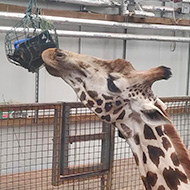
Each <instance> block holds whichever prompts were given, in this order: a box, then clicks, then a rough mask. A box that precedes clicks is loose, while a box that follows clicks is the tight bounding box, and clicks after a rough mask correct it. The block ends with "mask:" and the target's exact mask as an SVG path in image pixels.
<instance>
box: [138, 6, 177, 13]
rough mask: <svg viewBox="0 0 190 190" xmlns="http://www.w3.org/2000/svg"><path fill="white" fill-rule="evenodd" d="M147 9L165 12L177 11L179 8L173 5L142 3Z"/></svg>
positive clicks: (143, 7)
mask: <svg viewBox="0 0 190 190" xmlns="http://www.w3.org/2000/svg"><path fill="white" fill-rule="evenodd" d="M141 7H142V9H143V10H145V11H164V12H176V11H177V10H178V9H175V8H173V7H165V6H155V5H141Z"/></svg>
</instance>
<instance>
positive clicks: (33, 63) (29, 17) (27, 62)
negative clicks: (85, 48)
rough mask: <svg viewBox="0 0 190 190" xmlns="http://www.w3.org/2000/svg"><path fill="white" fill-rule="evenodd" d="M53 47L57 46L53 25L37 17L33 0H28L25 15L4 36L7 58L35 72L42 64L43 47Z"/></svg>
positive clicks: (37, 11) (37, 13) (37, 12)
mask: <svg viewBox="0 0 190 190" xmlns="http://www.w3.org/2000/svg"><path fill="white" fill-rule="evenodd" d="M33 4H34V5H35V9H34V10H35V13H34V14H32V7H33ZM55 47H58V37H57V33H56V29H55V27H54V25H53V24H52V23H50V22H49V21H47V20H45V19H42V18H40V17H39V10H38V9H37V8H36V2H35V0H30V2H29V5H28V8H27V10H26V12H25V17H24V18H23V19H22V20H21V21H19V22H18V23H17V24H16V25H15V26H14V27H13V28H12V29H11V30H10V31H8V32H7V34H6V36H5V51H6V55H7V58H8V60H9V61H10V62H11V63H14V64H15V65H18V66H21V67H24V68H25V69H28V71H29V72H36V71H37V70H38V69H39V68H40V67H41V66H42V65H43V61H42V58H41V53H42V52H43V51H44V50H45V49H48V48H55Z"/></svg>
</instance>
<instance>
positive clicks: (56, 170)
mask: <svg viewBox="0 0 190 190" xmlns="http://www.w3.org/2000/svg"><path fill="white" fill-rule="evenodd" d="M63 107H64V104H60V105H58V106H56V108H55V113H54V135H53V160H52V185H53V186H58V185H59V184H60V151H61V131H62V120H63V117H62V116H63Z"/></svg>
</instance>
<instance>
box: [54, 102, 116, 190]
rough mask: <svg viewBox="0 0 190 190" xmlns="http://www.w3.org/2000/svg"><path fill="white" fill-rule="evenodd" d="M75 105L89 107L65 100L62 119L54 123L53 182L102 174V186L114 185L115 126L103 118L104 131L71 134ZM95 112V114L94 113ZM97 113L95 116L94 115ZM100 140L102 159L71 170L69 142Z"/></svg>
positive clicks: (61, 182) (109, 187)
mask: <svg viewBox="0 0 190 190" xmlns="http://www.w3.org/2000/svg"><path fill="white" fill-rule="evenodd" d="M72 108H86V107H85V106H84V105H83V104H82V103H80V102H79V103H78V102H77V103H63V104H62V111H61V114H62V117H61V118H62V121H60V124H59V125H55V126H56V128H55V131H54V139H53V164H52V185H53V186H58V185H61V184H63V183H64V182H65V181H66V180H72V179H80V178H82V179H84V178H86V177H88V178H89V177H92V178H93V177H95V176H100V177H101V189H102V190H103V189H106V190H109V189H111V185H112V169H113V156H114V138H115V128H114V127H111V125H109V124H107V123H105V122H102V132H101V133H98V134H89V135H88V134H87V135H78V136H70V135H69V126H70V124H69V120H70V119H69V116H70V110H71V109H72ZM90 115H93V116H94V114H91V113H90ZM94 117H96V116H94ZM91 140H101V141H102V147H101V163H99V164H97V165H93V166H88V167H81V168H80V167H78V168H77V169H75V170H73V171H72V170H71V169H70V168H69V167H68V156H69V154H68V146H69V143H75V142H81V141H91Z"/></svg>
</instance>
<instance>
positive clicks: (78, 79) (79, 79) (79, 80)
mask: <svg viewBox="0 0 190 190" xmlns="http://www.w3.org/2000/svg"><path fill="white" fill-rule="evenodd" d="M75 79H76V80H77V81H78V82H80V83H82V82H83V81H82V79H81V78H79V77H76V78H75Z"/></svg>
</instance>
